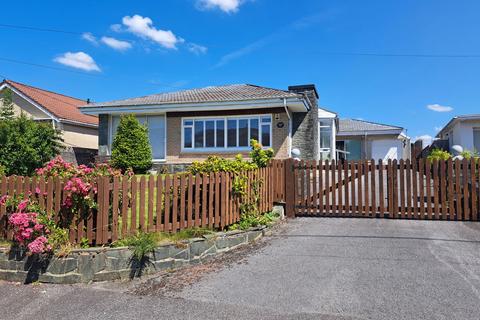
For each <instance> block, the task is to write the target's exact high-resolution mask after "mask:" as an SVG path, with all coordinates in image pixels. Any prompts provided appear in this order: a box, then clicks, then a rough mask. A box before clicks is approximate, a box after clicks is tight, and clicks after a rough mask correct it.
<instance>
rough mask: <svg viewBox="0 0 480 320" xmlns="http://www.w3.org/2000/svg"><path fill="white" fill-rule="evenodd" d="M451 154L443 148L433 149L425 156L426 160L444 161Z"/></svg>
mask: <svg viewBox="0 0 480 320" xmlns="http://www.w3.org/2000/svg"><path fill="white" fill-rule="evenodd" d="M451 157H452V155H451V154H450V153H449V152H448V151H445V150H442V149H433V150H432V152H430V154H429V155H428V157H427V160H430V161H434V160H443V161H446V160H448V159H450V158H451Z"/></svg>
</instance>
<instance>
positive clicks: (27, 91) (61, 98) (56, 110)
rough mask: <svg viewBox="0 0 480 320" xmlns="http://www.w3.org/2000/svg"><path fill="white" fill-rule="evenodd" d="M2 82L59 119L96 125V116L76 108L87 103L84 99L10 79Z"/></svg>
mask: <svg viewBox="0 0 480 320" xmlns="http://www.w3.org/2000/svg"><path fill="white" fill-rule="evenodd" d="M4 83H7V84H8V85H10V86H12V87H14V88H15V89H17V90H18V91H20V92H22V93H23V94H24V95H26V96H27V97H28V98H30V99H32V100H33V101H34V102H35V103H37V104H39V105H40V106H42V107H43V108H45V109H46V110H47V111H48V112H50V113H51V114H53V115H54V116H55V117H57V118H59V119H62V120H69V121H74V122H81V123H86V124H94V125H98V118H97V117H95V116H90V115H86V114H83V113H81V112H80V110H79V109H78V107H80V106H82V105H85V104H86V103H87V101H85V100H80V99H77V98H72V97H69V96H65V95H63V94H59V93H55V92H51V91H47V90H43V89H40V88H35V87H32V86H29V85H26V84H23V83H19V82H15V81H12V80H4Z"/></svg>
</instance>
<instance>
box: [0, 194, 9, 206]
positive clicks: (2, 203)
mask: <svg viewBox="0 0 480 320" xmlns="http://www.w3.org/2000/svg"><path fill="white" fill-rule="evenodd" d="M7 200H8V195H4V196H2V197H1V198H0V205H2V206H3V205H5V203H6V202H7Z"/></svg>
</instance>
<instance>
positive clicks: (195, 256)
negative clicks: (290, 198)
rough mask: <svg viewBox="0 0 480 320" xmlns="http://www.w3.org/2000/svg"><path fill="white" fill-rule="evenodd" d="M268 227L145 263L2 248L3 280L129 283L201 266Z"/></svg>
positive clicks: (87, 253)
mask: <svg viewBox="0 0 480 320" xmlns="http://www.w3.org/2000/svg"><path fill="white" fill-rule="evenodd" d="M267 231H268V229H267V228H266V227H259V228H252V229H249V230H247V231H231V232H219V233H215V234H211V235H207V236H204V237H202V238H195V239H190V240H186V241H183V242H179V243H169V244H165V245H161V246H159V247H157V248H156V249H155V251H154V252H153V253H152V254H149V255H148V256H147V257H146V258H145V259H144V261H136V260H134V259H132V250H130V249H129V248H126V247H122V248H88V249H74V250H72V251H71V252H70V253H69V254H68V256H66V257H63V258H60V257H51V258H50V259H40V258H38V257H36V256H26V255H25V252H22V251H21V249H19V248H12V249H5V248H3V249H2V248H0V279H2V280H7V281H16V282H23V283H31V282H35V281H39V282H44V283H63V284H71V283H79V282H84V283H85V282H90V281H106V280H119V279H128V278H133V277H135V276H139V275H142V274H150V273H154V272H157V271H160V270H165V269H171V268H177V267H180V266H184V265H187V264H194V263H199V262H202V261H203V260H204V259H206V258H208V257H210V256H212V255H215V254H218V253H222V252H226V251H229V250H232V249H234V248H236V247H238V246H241V245H244V244H247V243H249V242H252V241H255V240H257V239H258V238H260V237H262V236H263V235H264V234H265V233H266V232H267Z"/></svg>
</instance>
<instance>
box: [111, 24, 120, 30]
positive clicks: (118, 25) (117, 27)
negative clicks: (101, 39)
mask: <svg viewBox="0 0 480 320" xmlns="http://www.w3.org/2000/svg"><path fill="white" fill-rule="evenodd" d="M110 30H112V31H114V32H122V25H121V24H119V23H116V24H112V25H111V26H110Z"/></svg>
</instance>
